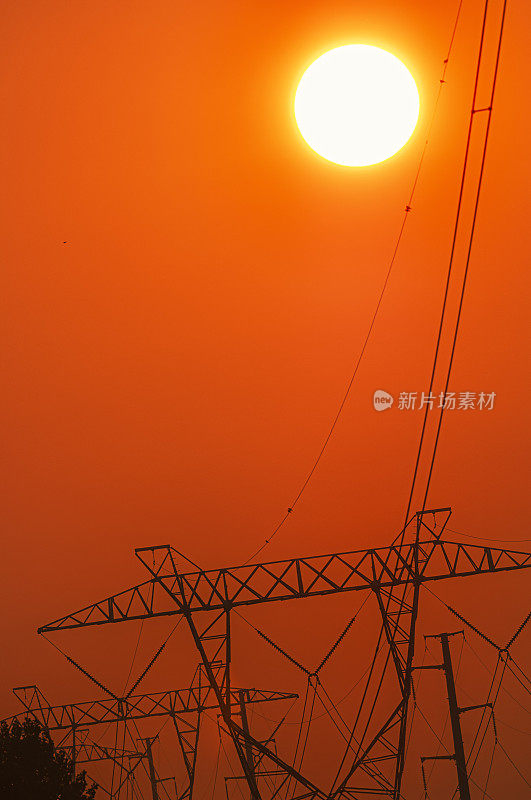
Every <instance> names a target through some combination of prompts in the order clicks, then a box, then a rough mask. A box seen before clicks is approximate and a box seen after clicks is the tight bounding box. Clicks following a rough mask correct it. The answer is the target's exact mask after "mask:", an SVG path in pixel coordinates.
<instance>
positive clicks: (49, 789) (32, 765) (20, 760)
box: [0, 717, 96, 800]
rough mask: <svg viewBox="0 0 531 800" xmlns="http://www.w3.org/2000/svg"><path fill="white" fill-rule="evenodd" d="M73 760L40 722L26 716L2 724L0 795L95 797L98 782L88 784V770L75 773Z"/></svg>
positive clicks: (57, 799) (55, 799) (53, 799)
mask: <svg viewBox="0 0 531 800" xmlns="http://www.w3.org/2000/svg"><path fill="white" fill-rule="evenodd" d="M72 766H73V765H72V761H71V759H70V758H69V757H68V756H67V755H66V753H65V752H64V750H60V749H58V750H56V749H55V747H54V744H53V742H52V740H51V738H50V734H49V732H48V731H47V730H46V728H44V727H43V726H42V725H41V724H40V722H38V721H37V720H36V719H32V718H31V717H26V718H25V720H24V722H23V723H22V724H21V723H20V722H18V720H15V721H14V722H13V723H12V724H11V726H9V725H8V724H7V723H6V722H2V724H1V726H0V797H1V798H2V800H30V798H31V800H93V798H94V795H95V792H96V786H95V785H93V786H91V787H87V778H86V773H85V772H81V773H80V774H79V775H76V776H75V777H74V775H73V769H72Z"/></svg>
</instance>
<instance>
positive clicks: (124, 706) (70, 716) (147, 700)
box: [6, 686, 298, 731]
mask: <svg viewBox="0 0 531 800" xmlns="http://www.w3.org/2000/svg"><path fill="white" fill-rule="evenodd" d="M33 688H35V687H21V688H20V689H14V690H13V691H14V693H15V695H16V696H17V697H18V698H19V700H21V702H22V703H23V705H25V706H26V711H25V712H22V713H21V714H17V715H15V716H13V717H9V719H7V720H6V722H8V724H11V723H12V722H13V721H14V720H15V719H18V720H19V721H22V720H23V719H24V717H26V716H28V714H31V715H32V716H33V717H35V718H36V719H38V720H39V722H41V723H42V725H44V727H46V728H48V730H50V731H54V730H65V729H71V728H77V727H83V728H85V727H87V726H89V725H100V724H101V723H115V722H123V721H126V720H127V721H129V720H139V719H147V718H151V717H174V718H175V717H177V718H178V717H179V715H181V714H187V713H191V712H192V713H193V712H195V713H197V712H198V711H205V710H208V709H217V707H218V702H217V699H216V696H215V694H214V692H213V691H212V689H211V688H210V686H204V687H201V690H199V689H197V690H194V689H192V690H190V689H182V690H173V691H167V692H152V693H150V694H139V695H133V696H131V697H128V698H124V699H118V700H116V699H115V698H113V697H110V698H104V699H103V700H92V701H86V702H81V703H70V704H68V705H56V706H52V705H45V704H44V703H42V702H41V703H40V704H38V705H35V704H34V705H33V706H32V705H30V704H26V703H25V702H24V699H23V697H24V694H25V693H27V690H28V689H33ZM241 691H244V692H245V696H246V702H248V703H263V702H270V701H273V700H289V699H296V698H297V697H298V695H297V694H293V693H290V692H272V691H267V690H263V689H244V690H241V689H236V688H234V689H232V690H231V697H232V700H233V703H234V705H235V706H237V705H238V703H239V692H241Z"/></svg>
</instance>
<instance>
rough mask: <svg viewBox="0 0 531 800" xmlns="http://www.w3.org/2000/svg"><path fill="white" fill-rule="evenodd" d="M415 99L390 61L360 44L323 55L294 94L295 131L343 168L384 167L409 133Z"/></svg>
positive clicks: (399, 66)
mask: <svg viewBox="0 0 531 800" xmlns="http://www.w3.org/2000/svg"><path fill="white" fill-rule="evenodd" d="M419 108H420V103H419V93H418V90H417V86H416V84H415V81H414V79H413V77H412V75H411V73H410V72H409V70H408V69H407V67H406V66H405V65H404V64H403V63H402V62H401V61H400V60H399V59H398V58H396V56H394V55H392V54H391V53H388V52H387V51H386V50H382V49H381V48H379V47H372V46H371V45H366V44H348V45H344V46H343V47H336V48H334V49H333V50H329V51H328V52H327V53H324V54H323V55H322V56H320V57H319V58H318V59H316V61H314V62H313V64H311V65H310V66H309V67H308V69H307V70H306V72H305V73H304V75H303V76H302V78H301V79H300V82H299V85H298V87H297V92H296V94H295V119H296V120H297V125H298V126H299V130H300V132H301V134H302V136H303V137H304V139H305V140H306V142H307V143H308V144H309V145H310V147H311V148H312V149H313V150H315V152H316V153H318V154H319V155H320V156H323V158H326V159H328V161H334V162H335V163H336V164H343V165H345V166H348V167H366V166H368V165H370V164H377V163H379V162H380V161H385V159H386V158H390V157H391V156H393V155H394V154H395V153H397V152H398V150H400V149H401V148H402V147H403V146H404V145H405V143H406V142H407V141H408V139H409V138H410V136H411V134H412V133H413V131H414V130H415V126H416V124H417V120H418V116H419Z"/></svg>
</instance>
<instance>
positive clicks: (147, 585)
mask: <svg viewBox="0 0 531 800" xmlns="http://www.w3.org/2000/svg"><path fill="white" fill-rule="evenodd" d="M414 549H416V552H415V553H413V550H414ZM146 553H150V554H151V553H152V554H153V562H154V563H155V555H156V556H157V557H158V558H159V564H158V565H157V566H151V565H150V560H149V558H147V557H146V558H144V555H145V554H146ZM171 553H172V549H171V548H170V547H168V546H165V547H163V548H141V549H140V550H138V551H137V555H138V556H139V558H140V559H141V560H142V562H143V563H144V565H145V566H146V568H147V569H148V570H149V571H150V573H151V578H150V579H149V580H147V581H145V582H144V583H141V584H139V585H138V586H134V587H132V588H130V589H127V590H125V591H123V592H120V593H119V594H116V595H113V596H111V597H108V598H106V599H105V600H101V601H100V602H98V603H94V604H93V605H90V606H86V607H85V608H83V609H81V610H80V611H76V612H74V613H73V614H68V615H67V616H64V617H61V618H60V619H57V620H55V621H53V622H50V623H48V624H47V625H43V626H42V627H41V628H39V633H45V632H50V631H57V630H65V629H69V628H83V627H88V626H92V625H104V624H107V623H112V622H124V621H126V620H140V619H147V618H150V617H159V616H169V615H174V614H177V615H179V614H181V615H188V614H193V613H196V612H200V611H216V610H221V609H225V610H230V609H231V608H235V607H239V606H250V605H257V604H262V603H270V602H273V601H278V600H294V599H301V598H304V597H316V596H319V595H329V594H340V593H343V592H351V591H360V590H363V589H373V590H374V589H388V588H390V587H393V586H399V585H403V584H406V583H413V582H417V583H419V584H421V583H426V582H429V581H440V580H445V579H447V578H459V577H465V576H472V575H483V574H487V573H495V572H506V571H511V570H519V569H524V568H527V567H531V553H523V552H518V551H514V550H505V549H501V548H494V547H484V546H481V545H470V544H462V543H460V542H454V541H448V540H445V541H443V540H441V539H436V538H433V539H429V540H427V541H421V542H418V543H417V542H411V543H407V544H401V545H400V544H395V545H391V546H390V547H382V548H376V549H371V550H357V551H353V552H348V553H332V554H328V555H320V556H310V557H308V558H293V559H288V560H283V561H273V562H269V563H263V564H249V565H243V566H237V567H230V568H224V569H212V570H200V571H196V572H188V573H179V572H178V571H177V569H176V567H175V564H174V560H173V559H172V558H170V556H171ZM413 556H414V557H413Z"/></svg>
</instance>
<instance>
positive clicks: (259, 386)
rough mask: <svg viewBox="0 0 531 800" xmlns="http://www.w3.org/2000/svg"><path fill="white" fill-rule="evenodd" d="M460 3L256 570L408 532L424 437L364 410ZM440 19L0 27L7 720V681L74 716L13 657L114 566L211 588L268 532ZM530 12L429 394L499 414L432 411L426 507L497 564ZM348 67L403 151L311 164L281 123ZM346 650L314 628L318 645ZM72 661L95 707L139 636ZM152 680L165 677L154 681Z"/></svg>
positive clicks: (507, 68) (512, 53)
mask: <svg viewBox="0 0 531 800" xmlns="http://www.w3.org/2000/svg"><path fill="white" fill-rule="evenodd" d="M481 6H482V4H481V3H480V2H479V1H478V0H465V2H464V7H463V13H462V18H461V20H460V24H459V28H458V33H457V38H456V42H455V46H454V50H453V52H452V57H451V60H450V64H449V68H448V73H447V84H446V85H445V88H444V91H443V95H442V99H441V103H440V105H439V108H438V113H437V118H436V121H435V126H434V129H433V133H432V136H431V139H430V143H429V147H428V150H427V154H426V157H425V161H424V165H423V170H422V173H421V179H420V183H419V186H418V189H417V193H416V196H415V201H414V207H413V212H412V213H411V215H410V218H409V221H408V226H407V229H406V235H405V238H404V240H403V243H402V246H401V249H400V252H399V257H398V259H397V262H396V265H395V268H394V271H393V274H392V278H391V281H390V284H389V287H388V291H387V293H386V296H385V299H384V303H383V305H382V309H381V314H380V315H379V318H378V321H377V324H376V327H375V330H374V335H373V337H372V339H371V341H370V344H369V347H368V349H367V352H366V357H365V359H364V361H363V364H362V367H361V369H360V372H359V374H358V378H357V381H356V383H355V385H354V388H353V391H352V394H351V397H350V398H349V401H348V404H347V405H346V408H345V411H344V414H343V416H342V418H341V421H340V423H339V425H338V427H337V430H336V434H335V436H334V438H333V440H332V441H331V443H330V446H329V449H328V450H327V453H326V455H325V457H324V459H323V461H322V463H321V465H320V467H319V469H318V471H317V472H316V474H315V476H314V479H313V481H312V482H311V484H310V485H309V487H308V489H307V491H306V493H305V495H304V497H303V499H302V500H301V501H300V503H299V505H298V506H297V509H296V513H294V514H293V515H292V516H291V518H290V520H289V522H288V524H287V525H286V526H285V528H284V529H283V530H282V532H281V533H279V534H278V536H277V537H276V539H275V540H274V543H272V544H271V545H270V547H269V548H268V549H267V550H266V551H265V553H264V554H263V555H264V557H265V558H281V557H284V556H291V555H309V554H312V553H318V552H325V551H336V550H337V551H341V550H348V549H355V548H356V547H369V546H374V545H380V544H381V545H383V544H385V543H387V542H388V541H389V540H390V539H391V538H392V537H393V536H394V535H395V533H396V531H397V529H398V528H399V527H400V525H401V523H402V517H403V514H404V510H405V505H406V501H407V494H408V489H409V485H410V480H411V471H412V466H413V459H414V455H415V452H416V445H417V440H418V432H419V426H420V421H421V417H420V414H419V413H418V412H404V411H402V412H400V411H398V409H397V408H396V406H395V408H394V409H392V410H391V411H389V412H386V413H385V414H376V413H375V411H374V410H373V408H372V393H373V391H374V390H375V389H378V388H382V389H385V390H387V391H389V392H391V393H393V394H394V395H395V397H396V396H397V395H398V393H399V392H400V391H421V390H426V389H427V386H428V380H429V370H430V365H431V359H432V352H433V345H434V336H435V331H436V325H437V321H438V313H439V309H440V303H441V299H442V291H443V286H444V277H445V270H446V267H447V262H448V253H449V247H450V239H451V230H452V224H453V218H454V215H455V204H456V199H457V191H458V182H459V177H460V168H461V162H462V155H463V148H464V139H465V134H466V126H467V122H468V113H469V106H470V96H471V89H472V80H473V69H474V62H475V57H476V47H477V38H478V33H479V24H480V18H481ZM497 7H499V6H497ZM456 9H457V2H453V1H452V2H449V1H448V0H443V2H439V3H426V2H420V0H404V1H403V2H401V3H396V2H391V0H388V1H387V2H385V0H372V1H371V2H370V3H369V2H356V3H353V2H352V0H349V2H347V1H346V0H339V1H338V2H335V3H330V2H322V0H305V2H301V1H300V0H295V2H291V3H288V4H286V3H279V2H251V3H249V2H248V3H244V2H234V1H233V0H225V2H223V3H222V2H210V0H206V2H203V3H201V4H191V3H175V2H166V1H165V0H152V2H150V3H141V2H127V3H123V2H116V0H111V1H110V2H105V3H104V2H99V0H95V1H94V2H91V3H67V2H60V1H59V0H55V1H54V2H53V3H49V2H47V3H46V2H36V0H27V1H26V2H24V1H23V0H19V2H12V0H9V1H8V2H6V3H5V4H4V9H3V25H2V30H1V33H0V37H1V43H0V53H1V55H0V58H1V60H2V69H1V72H2V76H3V77H2V107H3V111H4V125H3V127H2V138H3V142H2V148H1V151H2V159H3V164H2V175H3V179H2V184H3V186H2V189H3V191H2V204H3V208H2V214H1V222H0V225H1V237H2V252H3V258H2V261H3V264H4V266H3V269H2V275H1V281H2V287H1V296H2V298H3V308H2V313H1V318H2V328H3V332H2V341H3V345H4V346H3V374H4V391H3V392H2V406H3V413H2V416H3V420H4V425H3V426H2V427H3V431H4V437H3V446H2V450H3V453H4V472H3V486H4V502H3V503H2V517H3V529H4V531H5V533H4V545H3V556H4V557H3V568H2V582H1V586H2V590H1V591H2V594H3V607H4V611H5V612H6V611H7V613H4V615H3V622H2V629H3V632H2V637H3V646H4V648H5V649H7V654H8V655H7V657H6V658H5V659H4V660H3V665H2V669H1V676H2V691H1V698H2V704H3V708H4V709H5V714H7V713H10V712H13V711H14V710H16V706H15V705H14V701H12V700H11V699H10V694H9V690H10V687H11V686H13V685H18V684H24V683H33V682H35V681H38V682H39V683H42V684H43V688H44V686H46V687H48V688H49V690H50V693H51V694H53V695H54V699H55V700H57V701H60V700H64V701H67V700H70V699H73V698H74V696H75V695H76V692H77V693H82V694H83V695H86V696H90V695H91V694H93V688H92V687H91V686H90V685H87V684H86V683H83V682H80V681H82V679H81V678H80V677H79V676H78V675H73V674H72V670H71V669H70V667H68V665H65V664H64V662H62V661H61V659H60V656H59V655H58V654H57V653H56V652H55V651H53V650H52V648H50V647H49V646H48V645H47V644H46V642H44V641H42V640H41V639H39V637H37V635H36V634H35V633H34V630H35V629H36V627H37V626H38V625H39V624H43V623H45V622H47V621H49V620H50V619H53V618H55V617H57V616H59V615H60V614H62V613H65V612H67V611H72V610H74V609H76V608H79V607H81V606H82V605H84V604H85V603H88V602H91V601H95V600H97V599H99V598H100V597H101V596H104V595H106V594H109V593H111V592H115V591H118V590H119V589H121V588H123V587H125V586H127V585H129V584H132V583H136V582H139V581H140V580H142V579H143V578H144V575H143V573H142V571H141V568H140V567H139V566H137V565H136V561H135V559H134V558H133V557H132V555H131V551H132V549H133V547H134V546H139V545H147V544H158V543H162V542H171V543H172V544H174V545H175V546H176V547H178V548H179V549H181V550H183V551H184V552H186V553H188V554H189V555H190V556H191V558H193V559H194V560H195V561H197V562H199V563H200V564H202V565H204V566H222V565H225V564H227V563H238V562H240V561H243V560H245V559H246V558H247V557H248V556H249V555H250V553H251V552H253V551H254V550H255V549H256V548H257V547H258V546H260V545H261V544H262V543H263V541H264V538H265V537H266V536H267V535H268V534H269V533H270V532H271V530H272V529H273V528H274V527H275V525H276V524H277V522H278V521H279V519H280V518H281V517H282V516H283V514H284V512H285V509H286V508H287V506H288V505H289V504H290V503H291V501H292V500H293V497H294V496H295V495H296V494H297V491H298V489H299V488H300V485H301V483H302V481H303V480H304V477H305V475H306V474H307V472H308V470H309V468H310V467H311V464H312V461H313V459H314V458H315V456H316V454H317V452H318V450H319V448H320V445H321V443H322V440H323V438H324V436H325V434H326V431H327V429H328V427H329V425H330V422H331V420H332V418H333V416H334V414H335V412H336V410H337V406H338V404H339V402H340V399H341V397H342V395H343V392H344V389H345V386H346V383H347V381H348V379H349V376H350V374H351V371H352V366H353V363H354V361H355V359H356V357H357V355H358V352H359V348H360V346H361V343H362V341H363V338H364V336H365V333H366V330H367V327H368V324H369V321H370V318H371V315H372V312H373V309H374V306H375V303H376V300H377V297H378V294H379V291H380V288H381V285H382V282H383V279H384V276H385V273H386V269H387V265H388V261H389V257H390V254H391V252H392V250H393V247H394V242H395V240H396V236H397V233H398V228H399V225H400V222H401V216H402V213H403V209H404V205H405V203H406V201H407V198H408V195H409V192H410V188H411V184H412V180H413V177H414V174H415V171H416V168H417V165H418V161H419V157H420V153H421V150H422V145H423V142H424V139H425V137H426V130H427V125H428V122H429V119H430V116H431V112H432V109H433V103H434V99H435V95H436V92H437V88H438V81H439V77H440V73H441V68H442V60H443V58H444V57H445V55H446V50H447V47H448V41H449V37H450V33H451V29H452V25H453V22H454V18H455V13H456ZM530 17H531V14H530V11H529V8H528V5H527V4H526V3H525V2H523V0H515V2H512V3H510V5H509V14H508V20H507V26H506V34H505V39H504V47H503V54H502V65H501V73H500V78H499V84H498V89H497V92H498V94H497V97H496V104H495V112H494V117H493V128H492V133H491V139H490V144H489V154H488V162H487V172H486V179H485V180H486V183H485V187H484V193H483V195H482V203H481V208H480V215H479V220H478V228H477V238H476V242H475V247H474V251H473V258H472V265H471V274H470V280H469V285H468V291H467V296H466V303H465V309H464V316H463V320H462V328H461V334H460V340H459V346H458V351H457V355H456V361H455V366H454V372H453V378H452V386H451V388H453V389H454V390H455V391H458V392H459V391H476V392H478V391H488V392H492V391H494V392H496V393H497V397H496V403H495V408H494V410H493V411H492V412H486V411H483V412H478V411H474V412H457V411H454V412H452V413H448V414H447V416H446V421H445V425H444V430H443V435H442V440H441V445H440V448H439V455H438V461H437V465H436V471H435V475H434V479H433V484H432V492H431V495H430V499H431V503H432V504H433V505H436V506H440V505H452V506H453V508H454V516H453V518H452V523H451V526H452V527H454V528H455V529H456V530H458V531H464V532H467V533H469V534H472V535H475V536H479V535H484V536H490V537H493V538H499V539H502V540H505V539H507V540H510V539H523V538H526V529H525V528H524V525H523V523H524V520H525V519H527V516H526V513H525V512H526V510H527V509H526V503H528V497H527V493H526V486H527V480H526V477H527V475H526V471H527V465H528V459H527V454H528V441H529V440H528V433H529V429H528V419H529V415H528V396H529V382H528V377H527V369H526V354H527V348H528V340H527V339H526V327H525V316H526V311H527V308H528V306H529V281H528V273H527V261H526V251H528V249H529V224H528V216H529V200H528V190H527V186H528V182H529V179H530V166H531V165H530V160H529V144H528V142H529V111H528V109H527V103H526V97H527V94H528V80H527V74H526V68H525V56H526V54H527V49H528V46H529V42H528V40H527V41H526V31H527V30H528V28H529V23H530ZM353 42H362V43H368V44H375V45H377V46H381V47H384V48H386V49H388V50H390V51H391V52H393V53H394V54H395V55H397V56H398V57H399V58H401V59H402V60H403V61H404V62H405V64H406V65H407V66H408V68H409V69H410V70H411V72H412V74H413V76H414V77H415V80H416V81H417V85H418V87H419V92H420V95H421V116H420V120H419V124H418V127H417V129H416V131H415V133H414V135H413V137H412V139H411V140H410V142H409V143H408V144H407V145H406V147H404V149H403V150H402V151H401V152H400V153H399V154H397V155H396V156H395V157H393V158H392V159H390V160H389V161H386V162H384V163H382V164H379V165H376V166H374V167H369V168H364V169H349V168H345V167H339V166H337V165H334V164H331V163H329V162H327V161H325V160H323V159H321V158H320V157H318V156H317V155H315V154H314V153H313V152H312V151H311V150H310V149H309V148H308V147H307V146H306V145H305V143H304V142H303V140H302V139H301V137H300V135H299V134H298V131H297V129H296V125H295V121H294V118H293V113H292V103H293V96H294V91H295V88H296V85H297V81H298V79H299V77H300V76H301V74H302V72H303V71H304V70H305V69H306V67H307V66H308V65H309V64H310V63H311V61H312V60H313V59H314V58H316V57H317V56H318V55H319V54H321V53H322V52H324V51H326V50H327V49H330V48H331V47H334V46H338V45H341V44H347V43H353ZM63 242H66V243H63ZM508 546H512V547H513V548H514V549H528V547H529V544H525V543H524V544H521V545H518V544H512V545H508ZM481 580H482V579H477V580H476V581H475V583H474V586H473V587H455V585H454V588H453V591H454V592H455V594H456V595H457V596H458V597H459V598H460V600H461V601H462V607H463V608H466V609H467V613H470V614H471V615H474V614H475V615H476V619H477V622H478V624H481V625H483V626H484V627H485V628H488V629H489V630H490V631H491V632H492V635H494V636H499V638H500V639H502V640H503V639H506V638H507V637H508V635H511V634H512V632H513V630H514V628H515V627H516V626H517V624H519V622H520V621H521V619H522V618H523V616H524V615H525V613H526V612H527V604H526V598H525V588H526V586H527V585H528V578H527V576H526V575H525V574H516V575H514V576H512V577H511V578H510V580H508V579H505V578H503V577H501V578H500V581H499V582H498V583H496V582H493V581H491V580H490V579H485V580H484V581H483V583H481ZM497 587H502V589H500V590H499V591H500V596H499V597H496V596H495V597H494V598H493V595H494V593H495V592H496V591H498V589H497ZM451 591H452V590H450V589H447V592H448V597H450V596H451ZM323 613H324V612H323ZM297 614H299V616H297ZM297 614H295V616H294V617H293V619H294V624H295V623H296V624H297V625H300V626H301V628H300V630H302V631H304V630H306V629H305V628H304V624H306V623H303V622H302V619H303V617H305V613H304V609H301V610H300V611H297ZM277 617H278V614H277ZM263 619H266V617H264V618H263ZM323 619H324V618H323ZM277 623H278V624H279V625H282V622H281V621H279V620H278V619H277ZM449 624H451V623H449ZM123 627H127V626H123ZM340 628H341V623H340V622H339V621H338V622H334V623H331V624H330V627H329V629H328V634H326V635H325V633H323V637H324V638H323V642H324V641H325V640H327V638H326V637H327V636H328V638H333V635H334V633H335V632H336V631H337V630H338V629H340ZM159 631H161V633H160V635H162V629H161V628H159ZM330 631H331V632H330ZM284 635H285V636H287V637H288V639H289V637H290V636H291V635H292V633H291V632H290V630H286V631H285V632H284ZM90 636H92V634H91V635H89V634H88V632H87V633H86V636H84V632H80V633H79V635H78V633H76V634H72V637H70V638H69V637H68V635H67V634H64V635H63V636H62V637H60V641H61V644H62V646H64V647H70V646H72V648H73V651H75V648H78V649H77V654H78V656H79V657H82V658H85V659H86V661H87V666H89V667H90V668H94V669H98V670H100V672H101V674H102V675H105V680H106V681H108V682H111V683H112V681H118V682H120V681H121V680H123V678H124V677H125V674H127V670H128V665H129V661H130V656H129V652H130V648H132V645H133V644H134V641H133V640H134V639H135V636H136V633H135V631H134V630H132V629H131V630H130V631H129V632H128V633H127V635H126V634H125V633H123V634H119V635H118V634H117V639H118V638H119V636H122V637H126V636H127V637H128V638H127V648H129V649H128V650H127V653H128V655H127V657H126V658H122V657H121V653H120V652H119V650H118V649H117V650H116V652H114V650H113V639H112V636H111V633H110V631H106V632H105V630H102V631H100V632H98V636H97V637H96V638H97V641H98V642H99V643H100V644H101V646H102V647H104V655H103V654H102V653H101V652H100V651H97V648H96V645H95V644H94V645H93V644H92V642H95V641H96V638H93V639H91V638H90ZM94 636H95V635H94ZM155 639H156V637H155ZM58 641H59V639H58ZM120 641H121V640H120ZM124 641H125V639H124ZM154 641H155V640H154ZM105 642H106V644H105V645H104V644H103V643H105ZM528 642H529V635H528V636H527V643H528ZM525 645H526V642H525V641H522V642H521V643H520V644H519V647H520V648H521V650H520V651H519V652H520V653H524V651H525ZM155 646H156V644H155ZM300 646H301V647H303V648H304V647H305V646H306V645H305V644H304V642H303V641H302V639H301V642H300ZM117 647H118V646H117V645H116V648H117ZM146 652H148V650H146ZM345 669H346V668H345ZM174 675H175V673H174V671H173V668H172V666H171V663H169V664H166V666H165V667H164V668H163V669H162V672H161V677H160V681H162V682H163V683H165V684H168V683H172V682H173V681H174ZM119 676H121V677H119ZM282 679H283V673H282V671H281V670H280V671H279V672H272V674H271V680H270V681H269V684H270V685H274V686H275V688H279V689H282V688H284V687H283V686H281V685H277V684H278V683H279V682H280V683H281V682H282ZM183 680H184V681H185V679H184V678H183ZM266 683H267V681H266ZM153 688H157V686H156V682H155V684H154V687H153ZM96 693H97V692H96ZM507 713H509V714H510V713H511V712H507ZM515 747H517V748H518V745H517V744H516V745H515ZM510 779H511V780H513V775H512V774H511V777H510ZM507 780H509V778H507ZM518 791H521V784H520V785H519V784H516V783H515V785H514V792H515V794H514V796H515V797H517V796H519V795H518V794H517V792H518ZM521 796H522V797H523V796H524V795H523V794H522V795H521Z"/></svg>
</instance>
